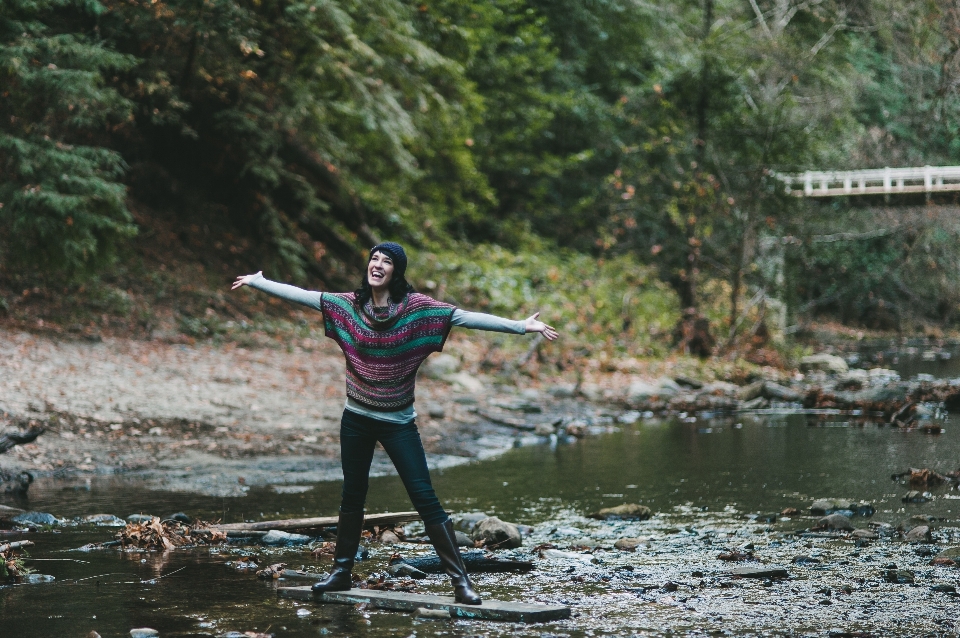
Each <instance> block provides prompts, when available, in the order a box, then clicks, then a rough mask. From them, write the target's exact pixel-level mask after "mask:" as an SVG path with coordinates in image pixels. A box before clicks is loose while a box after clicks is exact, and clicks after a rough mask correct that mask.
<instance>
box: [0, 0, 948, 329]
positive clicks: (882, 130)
mask: <svg viewBox="0 0 960 638" xmlns="http://www.w3.org/2000/svg"><path fill="white" fill-rule="evenodd" d="M958 56H960V9H958V8H957V7H956V6H955V3H953V2H949V1H947V0H877V1H874V2H867V1H866V0H858V1H856V2H840V1H835V0H813V1H805V2H800V1H799V0H676V1H670V2H666V1H663V2H642V1H639V0H636V1H634V0H591V1H584V0H552V1H549V2H548V1H545V0H543V1H541V0H484V1H479V0H438V1H436V2H429V1H424V2H415V3H414V2H404V1H403V0H371V1H367V2H358V1H354V0H326V1H325V0H312V1H303V2H300V1H293V0H286V1H284V0H203V1H202V2H201V1H198V0H191V1H184V0H0V295H2V297H0V313H2V312H6V313H7V314H8V315H10V316H14V315H16V316H19V317H21V319H22V318H23V316H24V315H23V313H22V312H21V311H18V310H17V309H18V308H21V309H22V308H25V307H27V306H26V305H24V304H28V301H27V300H26V298H27V297H29V296H30V295H31V294H34V295H40V296H44V295H46V297H47V299H48V300H49V299H50V298H51V297H57V298H58V303H60V304H61V306H62V304H68V305H69V304H71V303H76V304H82V303H83V300H88V301H89V300H93V302H95V303H96V304H100V305H99V306H98V309H96V310H93V311H91V313H89V316H88V315H83V317H81V318H82V319H83V322H86V321H87V320H89V321H93V322H102V321H108V319H107V314H110V313H113V314H120V315H123V314H124V313H126V314H127V315H130V314H131V313H133V315H136V314H137V313H140V315H142V316H141V317H140V319H139V320H138V319H136V317H133V318H132V319H131V322H134V323H135V322H136V321H140V322H141V323H143V324H144V325H146V326H149V324H150V321H151V320H150V319H149V317H148V316H147V315H148V314H149V305H150V304H151V303H152V301H150V302H144V303H142V304H139V305H138V303H136V302H135V301H131V300H130V298H131V297H138V295H141V292H138V291H142V290H143V288H144V287H147V288H150V289H151V290H157V289H163V290H166V291H167V292H166V293H165V294H167V295H173V294H177V293H175V292H174V291H173V289H171V288H170V286H174V287H175V286H176V285H182V282H181V284H176V281H175V278H171V277H168V276H167V275H162V274H161V273H159V272H158V269H159V267H160V266H161V265H166V264H167V263H168V262H169V263H174V262H176V263H180V264H196V265H197V267H198V268H200V269H201V270H202V271H203V273H204V275H203V277H205V279H203V280H204V281H205V282H206V284H205V285H209V286H216V285H222V284H223V283H224V282H226V281H227V280H228V279H230V278H231V276H232V275H235V274H237V272H245V271H249V270H254V269H259V268H261V267H263V268H264V269H266V270H268V271H269V273H270V274H271V275H272V276H273V277H275V278H279V279H287V280H292V281H296V282H299V283H302V284H309V285H312V286H316V287H319V288H321V289H331V288H333V289H343V288H350V287H352V286H353V285H354V284H355V283H356V281H355V280H356V279H357V276H358V272H359V268H360V267H361V266H362V264H363V263H364V261H363V260H364V255H365V250H366V249H367V248H369V246H370V245H372V244H373V243H375V242H377V241H378V240H382V239H387V238H389V239H393V240H397V241H401V242H404V243H406V244H408V245H409V246H410V247H411V250H412V252H413V253H414V254H415V262H414V264H415V265H417V264H419V265H417V266H416V268H414V269H413V270H412V273H413V276H414V280H415V284H416V285H417V286H420V287H422V288H425V289H426V290H428V291H433V292H434V293H435V294H437V295H438V296H446V297H447V298H450V299H452V300H454V301H457V302H458V303H462V304H470V305H471V306H473V307H481V308H490V309H494V310H498V309H499V310H502V309H504V308H508V307H509V308H515V307H516V306H517V305H518V304H519V305H521V306H522V305H524V303H526V302H529V301H530V300H531V299H532V298H534V297H537V296H541V297H545V298H549V299H550V300H551V301H550V303H551V304H552V308H553V309H554V310H555V312H556V313H558V314H559V315H561V316H562V317H563V319H564V321H565V322H567V323H569V324H570V325H572V326H573V325H578V326H580V327H581V329H583V330H584V331H585V334H590V333H594V334H597V335H600V334H603V333H605V332H615V333H617V334H618V335H620V337H619V338H621V339H622V343H621V345H624V347H628V346H629V344H630V343H632V342H637V341H641V342H642V343H643V344H646V346H649V345H650V344H651V343H653V342H656V341H658V340H660V341H663V342H666V341H667V339H666V337H665V335H668V334H669V332H670V328H671V327H672V324H673V323H674V322H675V321H676V320H677V319H678V318H679V316H680V309H681V308H686V307H696V308H699V309H700V311H701V312H703V313H705V314H706V315H707V316H708V317H709V318H710V319H711V321H712V323H713V325H714V327H715V331H716V333H717V335H718V338H719V341H720V344H721V345H723V344H724V343H733V342H734V341H735V339H736V336H737V334H741V333H743V334H747V336H749V334H748V333H750V332H751V331H756V330H757V329H758V326H760V325H761V324H762V323H763V321H761V320H762V319H763V318H764V316H765V315H766V318H767V322H766V323H771V321H770V317H771V316H776V318H777V322H778V323H781V324H783V325H787V324H791V325H792V324H796V323H798V322H801V323H802V322H803V321H805V320H808V319H810V318H812V317H817V316H827V317H835V318H838V319H840V320H842V321H844V322H847V323H849V324H851V325H865V326H867V327H876V328H884V329H902V328H903V327H904V326H905V324H908V323H910V322H939V323H943V324H947V325H949V324H951V323H952V322H955V321H956V320H957V319H958V318H960V314H958V312H957V311H958V310H960V285H958V283H957V282H958V281H960V223H958V221H957V214H956V213H957V212H958V204H957V203H956V202H955V201H954V200H953V199H952V198H951V197H947V196H941V197H940V198H939V199H934V200H933V201H932V202H926V201H924V199H923V197H922V196H921V197H919V198H918V199H917V200H916V201H912V200H910V201H903V200H898V201H896V202H885V201H883V199H882V198H875V199H870V198H860V199H858V200H853V201H839V200H825V201H819V202H810V201H807V200H801V199H798V198H794V197H791V196H789V195H787V194H786V193H785V190H784V188H783V184H782V183H781V182H779V181H778V180H777V177H776V176H777V174H780V173H790V172H796V171H801V170H806V169H843V168H867V167H882V166H922V165H924V164H930V165H939V164H957V163H960V134H958V127H960V99H958V86H960V57H958ZM417 260H419V261H417ZM185 268H186V269H187V270H191V269H193V266H189V267H185ZM172 270H174V268H173V266H171V271H172ZM192 274H194V275H196V272H194V273H192ZM151 294H152V293H151ZM205 307H207V304H206V302H203V303H199V305H198V307H197V308H192V307H191V306H190V304H187V303H184V304H183V305H182V307H181V308H180V309H179V310H178V312H180V313H181V315H182V317H181V318H182V319H183V321H185V322H187V323H186V324H184V325H193V324H189V321H190V320H192V319H191V317H194V316H195V315H196V317H195V318H196V320H197V321H200V320H202V318H203V316H204V314H203V308H205ZM198 308H199V309H198ZM104 309H106V310H105V311H104V312H101V311H102V310H104ZM132 309H133V310H132ZM18 312H20V313H21V314H19V315H18V314H17V313H18ZM71 312H72V311H71ZM81 314H82V313H81ZM77 316H78V317H80V315H77ZM653 323H656V325H655V326H654V325H653ZM781 327H782V326H781ZM208 332H209V331H208ZM214 332H215V331H214ZM658 335H664V336H663V337H660V336H658ZM646 346H645V347H646Z"/></svg>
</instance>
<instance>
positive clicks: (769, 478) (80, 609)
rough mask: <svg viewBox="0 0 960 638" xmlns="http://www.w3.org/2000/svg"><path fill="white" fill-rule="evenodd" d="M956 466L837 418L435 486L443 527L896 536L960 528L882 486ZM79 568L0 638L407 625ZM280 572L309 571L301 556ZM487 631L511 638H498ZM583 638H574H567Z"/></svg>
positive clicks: (153, 559) (935, 450)
mask: <svg viewBox="0 0 960 638" xmlns="http://www.w3.org/2000/svg"><path fill="white" fill-rule="evenodd" d="M958 458H960V438H958V437H956V436H955V435H954V432H953V429H952V428H951V427H950V426H949V423H948V424H947V428H946V431H945V432H944V433H943V434H941V435H938V436H931V435H924V434H921V433H919V432H903V431H900V430H895V429H891V428H889V427H881V426H877V425H875V424H871V423H868V422H864V421H861V420H849V419H847V418H845V417H842V416H838V415H831V416H828V417H813V418H811V417H808V416H803V415H769V416H761V417H751V416H739V417H737V418H735V419H734V418H724V419H714V420H710V421H703V420H697V421H696V422H681V421H679V420H655V419H641V420H640V421H638V422H636V423H633V424H631V425H621V426H619V429H618V430H617V431H614V432H612V433H609V434H606V435H602V436H598V437H592V438H587V439H583V440H580V441H576V442H573V443H570V444H562V445H557V446H553V447H551V446H549V445H546V444H544V445H538V446H530V447H521V448H517V449H514V450H511V451H510V452H509V453H507V454H505V455H503V456H502V457H500V458H497V459H494V460H488V461H483V462H478V463H473V464H469V465H464V466H459V467H454V468H449V469H446V470H443V471H440V472H437V473H436V474H435V484H436V487H437V491H438V492H439V494H440V497H441V499H442V500H443V501H444V502H445V503H446V504H447V506H448V507H449V509H451V510H453V511H483V512H487V513H488V514H496V515H499V516H500V517H501V518H504V519H507V520H513V521H517V522H521V523H526V524H532V525H538V524H540V523H542V522H544V521H550V522H551V523H550V524H551V525H553V526H558V525H562V521H563V517H564V516H565V515H567V514H566V513H574V514H581V515H582V514H587V513H589V512H592V511H595V510H597V509H599V508H601V507H607V506H612V505H618V504H620V503H623V502H634V503H640V504H643V505H647V506H649V507H651V508H652V509H653V510H654V511H657V512H669V511H673V510H675V508H677V507H678V506H688V507H687V508H685V509H686V510H689V511H722V510H724V509H725V508H726V507H728V506H731V505H732V506H734V507H735V508H737V510H739V511H740V512H746V513H750V512H757V513H768V512H779V511H780V510H782V509H783V508H786V507H800V508H803V507H805V506H809V504H810V502H811V500H812V499H814V498H818V497H843V498H850V499H854V500H858V501H866V502H870V503H873V504H874V506H875V507H876V509H877V514H876V516H875V517H874V520H876V521H885V522H890V523H894V524H897V523H899V522H903V521H906V520H908V519H909V517H910V516H911V515H912V514H915V513H923V514H927V515H931V516H935V517H942V518H945V519H949V520H954V519H956V518H957V516H956V514H955V513H954V512H953V509H954V507H955V501H954V500H953V499H951V498H949V497H950V496H952V495H953V494H956V493H955V492H949V493H948V492H945V491H941V492H940V493H938V497H937V498H935V499H934V501H932V502H930V503H926V504H904V503H902V502H901V500H900V499H901V497H902V496H903V494H904V493H905V492H906V491H907V489H908V488H906V487H905V486H902V485H900V484H898V483H896V482H894V481H892V480H891V478H890V476H891V475H892V474H894V473H897V472H901V471H903V470H904V469H906V468H907V467H910V466H912V467H931V468H934V469H937V470H939V471H941V472H946V471H949V470H954V469H957V467H956V466H957V465H958V461H957V459H958ZM371 483H372V485H371V494H370V500H369V503H368V507H369V510H370V511H374V512H376V511H387V510H398V509H406V508H408V507H409V501H408V500H407V497H406V495H405V493H404V490H403V487H402V485H401V484H400V482H399V480H398V479H397V478H396V477H384V478H377V479H373V480H372V481H371ZM338 500H339V485H338V484H335V483H322V484H318V485H316V486H315V487H314V488H313V489H311V490H309V491H306V492H303V493H277V492H275V491H273V490H270V489H252V490H250V492H249V494H248V496H247V497H245V498H240V499H231V498H213V497H206V496H196V495H184V494H173V493H161V492H149V491H145V490H143V488H142V485H141V484H139V483H138V482H137V481H136V480H135V479H132V478H124V477H99V478H94V479H89V480H88V479H83V480H79V481H78V480H66V479H64V480H56V479H43V480H39V481H37V483H36V484H35V485H34V486H33V489H32V490H31V502H30V506H31V507H32V508H33V509H37V510H42V511H50V512H53V513H55V514H58V515H61V516H77V515H81V514H90V513H99V512H104V513H112V514H117V515H119V516H127V515H129V514H131V513H135V512H144V513H152V514H159V515H166V514H169V513H171V512H175V511H186V512H188V513H190V514H191V515H193V516H197V517H200V518H204V519H208V520H210V519H221V518H222V519H224V520H226V521H236V520H244V519H263V518H278V517H292V516H312V515H329V514H332V513H334V512H335V511H336V507H337V502H338ZM112 533H113V531H112V530H110V529H99V530H90V529H86V530H79V529H73V530H71V529H67V530H65V531H63V532H62V533H60V534H49V533H47V534H37V535H34V537H33V538H34V540H36V541H37V543H38V545H37V547H36V548H35V550H36V551H35V552H34V555H36V556H42V557H63V556H64V554H62V553H58V552H57V551H55V550H60V549H66V548H74V547H79V546H81V545H83V544H85V543H87V542H90V541H92V540H106V539H108V538H110V537H111V536H112ZM70 556H74V557H76V556H77V554H72V553H71V554H70ZM81 557H82V558H83V559H84V560H90V561H91V562H90V563H88V564H83V563H73V562H51V563H39V565H42V569H43V571H45V572H47V573H52V574H54V575H55V576H57V578H58V583H57V584H55V585H49V586H48V585H43V586H22V587H14V588H6V589H3V590H0V615H2V617H3V626H4V630H5V633H6V632H7V631H9V633H10V635H18V636H24V637H31V636H37V637H40V636H52V635H85V633H86V632H88V631H90V630H94V629H95V630H97V631H99V632H100V633H101V634H102V635H105V636H106V635H111V634H112V635H125V634H126V633H127V632H128V631H129V629H130V628H131V627H137V626H144V625H146V626H153V627H156V628H158V629H162V630H163V632H164V635H184V636H186V635H219V634H222V633H225V632H227V631H250V630H253V629H254V628H257V629H258V630H260V631H263V630H265V628H266V627H268V626H271V627H273V629H272V630H271V631H272V632H275V633H277V635H278V636H280V635H282V636H316V635H318V632H319V633H324V631H326V632H329V633H333V634H335V635H356V633H361V634H363V635H371V636H389V635H394V634H395V633H396V632H401V633H402V635H408V634H409V633H410V631H411V629H412V628H413V627H412V623H413V622H414V621H413V620H412V619H410V617H408V616H403V615H391V614H386V613H376V614H374V615H373V617H372V619H371V618H364V617H363V615H362V614H359V613H357V612H356V610H354V609H352V608H350V607H344V608H341V607H336V606H331V607H324V608H317V607H311V608H309V610H310V613H309V614H303V615H302V616H298V615H297V614H296V609H295V608H294V603H291V602H281V603H278V602H277V600H276V599H275V597H274V594H273V593H272V590H271V587H272V585H271V584H270V583H262V582H257V581H255V580H253V579H252V577H240V576H238V575H237V574H236V573H234V572H233V571H232V570H230V569H229V568H227V567H225V566H224V563H225V562H226V561H227V560H229V559H230V558H229V556H225V555H222V554H217V553H210V552H209V551H208V550H196V551H175V552H171V553H167V554H156V553H149V552H148V553H142V554H139V553H134V554H121V553H119V552H113V551H104V552H93V553H90V554H84V555H82V556H81ZM289 560H291V561H301V562H306V563H309V562H311V561H310V559H309V557H308V556H306V554H303V553H300V554H298V553H296V552H293V554H292V558H290V559H289ZM178 569H182V571H180V572H176V570H178ZM173 572H176V573H174V574H172V573H173ZM165 575H169V576H165ZM91 576H93V577H94V578H90V577H91ZM79 579H85V580H79ZM98 583H99V584H98ZM38 610H41V611H40V613H38ZM618 613H619V612H618ZM624 613H626V612H624ZM368 615H369V614H368ZM625 622H627V621H625ZM628 624H629V622H628ZM280 627H285V628H286V629H283V630H282V631H281V630H279V628H280ZM431 627H432V626H430V625H424V626H422V627H418V628H417V635H434V634H435V633H436V632H440V633H446V632H447V631H449V628H447V629H442V628H440V627H437V628H436V629H432V628H431ZM485 627H486V626H485ZM484 631H487V629H484ZM490 631H492V632H493V633H494V635H501V634H502V635H506V634H507V633H515V632H513V630H508V629H506V628H504V629H503V630H502V631H501V629H496V628H494V629H490ZM531 631H532V630H531ZM582 631H585V628H580V629H577V630H576V631H574V633H573V634H571V635H580V634H581V632H582ZM404 632H405V633H404ZM463 632H466V633H470V632H469V628H462V632H461V629H456V630H455V631H454V634H459V633H463ZM534 633H536V632H534ZM564 633H568V634H569V633H570V628H569V627H566V628H565V631H564ZM437 635H439V634H437Z"/></svg>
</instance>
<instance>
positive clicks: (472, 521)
mask: <svg viewBox="0 0 960 638" xmlns="http://www.w3.org/2000/svg"><path fill="white" fill-rule="evenodd" d="M485 518H490V516H489V514H484V513H483V512H468V513H466V514H460V515H459V516H458V517H457V518H456V526H457V527H459V528H460V529H462V530H464V531H467V532H472V531H473V529H474V528H475V527H476V526H477V523H479V522H480V521H482V520H483V519H485Z"/></svg>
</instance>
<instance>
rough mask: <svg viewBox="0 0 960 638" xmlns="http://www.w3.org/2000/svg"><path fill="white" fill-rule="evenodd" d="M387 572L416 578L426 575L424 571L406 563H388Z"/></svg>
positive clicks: (396, 575) (392, 574)
mask: <svg viewBox="0 0 960 638" xmlns="http://www.w3.org/2000/svg"><path fill="white" fill-rule="evenodd" d="M387 573H388V574H390V575H391V576H394V577H403V578H414V579H417V580H419V579H421V578H426V577H427V575H426V573H424V572H422V571H421V570H419V569H417V568H416V567H414V566H413V565H410V564H407V563H394V564H393V565H389V566H388V567H387Z"/></svg>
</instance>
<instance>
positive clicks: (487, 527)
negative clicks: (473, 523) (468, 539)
mask: <svg viewBox="0 0 960 638" xmlns="http://www.w3.org/2000/svg"><path fill="white" fill-rule="evenodd" d="M473 540H475V541H484V543H485V545H486V547H488V548H490V549H515V548H517V547H520V546H522V545H523V537H522V536H521V535H520V530H519V529H518V528H517V526H516V525H514V524H513V523H506V522H504V521H501V520H500V519H499V518H497V517H496V516H491V517H489V518H485V519H483V520H482V521H480V522H479V523H477V527H476V530H475V531H474V533H473Z"/></svg>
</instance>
